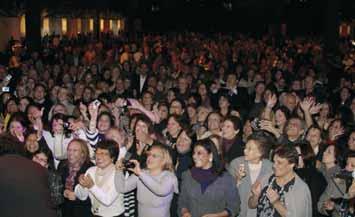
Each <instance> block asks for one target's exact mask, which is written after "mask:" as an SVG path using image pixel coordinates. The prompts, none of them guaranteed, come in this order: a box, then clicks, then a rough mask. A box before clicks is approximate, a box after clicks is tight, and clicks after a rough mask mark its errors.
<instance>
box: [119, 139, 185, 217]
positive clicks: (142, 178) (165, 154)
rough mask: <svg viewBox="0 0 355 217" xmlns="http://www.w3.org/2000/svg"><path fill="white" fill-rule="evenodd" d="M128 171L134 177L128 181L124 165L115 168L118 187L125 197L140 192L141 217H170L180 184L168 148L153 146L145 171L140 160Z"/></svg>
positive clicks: (138, 197)
mask: <svg viewBox="0 0 355 217" xmlns="http://www.w3.org/2000/svg"><path fill="white" fill-rule="evenodd" d="M130 162H131V163H133V164H134V165H133V166H132V167H133V168H132V167H128V168H127V167H126V169H128V170H130V171H132V172H133V173H134V174H133V175H131V176H130V177H128V179H125V177H124V174H123V171H122V170H123V169H124V168H125V165H124V164H122V162H119V163H118V164H117V166H116V168H117V171H116V176H115V186H116V189H117V191H118V192H121V193H125V192H129V191H132V190H133V189H135V188H137V200H138V216H139V217H159V216H161V217H169V216H170V203H171V200H172V199H173V194H174V193H178V182H177V178H176V176H175V174H174V168H173V162H172V159H171V156H170V154H169V150H168V149H167V147H165V146H162V145H153V146H152V147H151V149H150V150H149V153H148V157H147V162H146V165H147V166H146V169H144V170H142V169H141V167H140V163H139V162H138V161H137V160H130Z"/></svg>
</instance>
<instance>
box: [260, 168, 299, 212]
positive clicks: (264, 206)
mask: <svg viewBox="0 0 355 217" xmlns="http://www.w3.org/2000/svg"><path fill="white" fill-rule="evenodd" d="M294 184H295V178H293V179H292V180H291V181H289V182H288V183H287V184H286V185H284V186H279V185H278V184H277V183H276V177H275V175H272V176H271V177H270V179H269V182H268V185H267V186H266V187H265V188H263V190H262V191H261V195H260V197H259V201H258V206H257V214H256V216H257V217H281V215H280V214H279V213H278V212H277V211H276V209H274V206H273V205H272V204H271V202H270V200H269V199H268V197H267V196H266V191H267V189H268V188H269V187H271V188H272V189H273V190H275V191H276V192H277V193H278V194H279V195H280V201H281V203H282V204H285V194H286V193H287V192H288V191H289V190H290V189H291V188H292V186H293V185H294Z"/></svg>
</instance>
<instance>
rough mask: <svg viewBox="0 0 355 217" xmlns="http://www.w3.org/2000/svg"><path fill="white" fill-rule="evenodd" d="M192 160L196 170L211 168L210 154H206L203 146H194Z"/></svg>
mask: <svg viewBox="0 0 355 217" xmlns="http://www.w3.org/2000/svg"><path fill="white" fill-rule="evenodd" d="M192 158H193V160H194V163H195V167H197V168H202V169H209V168H211V167H212V153H208V152H207V150H206V149H205V148H204V147H203V146H200V145H197V146H195V148H194V153H193V156H192Z"/></svg>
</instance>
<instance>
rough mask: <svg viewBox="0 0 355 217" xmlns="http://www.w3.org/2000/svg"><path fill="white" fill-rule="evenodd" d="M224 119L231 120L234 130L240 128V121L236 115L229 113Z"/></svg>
mask: <svg viewBox="0 0 355 217" xmlns="http://www.w3.org/2000/svg"><path fill="white" fill-rule="evenodd" d="M224 121H230V122H232V123H233V127H234V129H235V130H240V129H242V122H241V120H240V118H238V117H236V116H232V115H229V116H227V117H226V118H225V119H224Z"/></svg>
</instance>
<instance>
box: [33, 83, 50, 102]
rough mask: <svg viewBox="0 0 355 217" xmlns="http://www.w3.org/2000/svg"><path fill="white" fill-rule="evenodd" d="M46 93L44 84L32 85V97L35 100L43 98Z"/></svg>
mask: <svg viewBox="0 0 355 217" xmlns="http://www.w3.org/2000/svg"><path fill="white" fill-rule="evenodd" d="M46 95H47V93H46V86H44V85H43V84H36V86H35V87H34V92H33V99H34V100H35V101H36V102H39V101H42V100H44V99H45V97H46Z"/></svg>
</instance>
